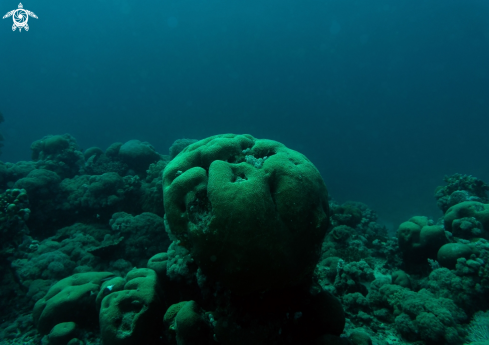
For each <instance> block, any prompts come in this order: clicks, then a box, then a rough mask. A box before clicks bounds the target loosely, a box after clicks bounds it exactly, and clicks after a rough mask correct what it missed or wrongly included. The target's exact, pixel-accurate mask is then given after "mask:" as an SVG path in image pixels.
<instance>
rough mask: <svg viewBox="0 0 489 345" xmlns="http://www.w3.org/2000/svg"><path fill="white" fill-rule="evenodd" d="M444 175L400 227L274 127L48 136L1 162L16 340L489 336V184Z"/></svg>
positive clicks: (294, 341)
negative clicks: (421, 208) (343, 190)
mask: <svg viewBox="0 0 489 345" xmlns="http://www.w3.org/2000/svg"><path fill="white" fill-rule="evenodd" d="M445 182H446V183H447V185H446V186H444V187H439V189H438V190H437V194H436V195H437V201H438V205H439V206H440V207H441V209H442V210H443V213H444V215H443V217H442V218H441V219H439V220H438V221H432V220H431V219H430V218H428V217H425V216H416V217H412V218H410V219H409V220H408V221H406V222H403V223H401V224H400V225H399V229H398V231H397V233H396V234H395V235H394V236H391V235H389V233H388V232H387V229H386V228H385V226H383V225H382V224H380V223H379V222H378V218H377V214H376V213H375V212H374V211H373V210H372V209H370V208H369V207H368V206H367V205H365V204H363V203H360V202H353V201H349V202H345V203H343V204H339V203H338V202H336V201H335V200H334V199H332V198H330V197H328V194H327V191H326V187H325V185H324V183H323V181H322V178H321V177H320V175H319V173H318V171H317V169H316V168H315V167H314V165H313V164H312V163H311V162H310V161H309V160H308V159H307V158H306V157H304V156H303V155H302V154H300V153H298V152H296V151H293V150H290V149H288V148H286V147H285V146H284V145H282V144H280V143H278V142H275V141H271V140H263V139H256V138H254V137H252V136H250V135H233V134H226V135H219V136H213V137H210V138H207V139H204V140H201V141H197V140H190V139H182V140H177V141H175V142H174V143H173V145H172V147H171V148H170V155H168V156H165V155H160V154H159V153H157V152H156V151H155V149H154V148H153V147H152V146H151V145H150V144H148V143H144V142H141V141H138V140H129V141H127V142H126V143H122V142H121V143H114V144H112V145H110V146H109V147H108V148H107V149H106V150H105V151H103V150H102V149H100V148H97V147H91V148H89V149H87V150H85V151H84V152H82V151H81V150H80V149H79V148H78V145H77V143H76V140H75V139H74V138H73V137H72V136H70V135H69V134H65V135H51V136H47V137H44V138H43V139H41V140H38V141H36V142H34V143H33V144H32V161H29V162H17V163H8V162H7V163H2V162H0V234H1V236H2V242H1V244H0V279H1V285H0V287H1V294H0V308H1V309H2V316H3V317H2V322H1V323H0V343H1V344H21V343H22V344H43V345H64V344H69V345H91V344H103V345H118V344H120V345H131V344H151V345H184V344H185V345H190V344H196V345H197V344H198V345H205V344H214V343H217V344H223V345H241V344H242V345H249V344H258V345H260V344H263V345H265V344H266V345H270V344H272V345H326V344H328V345H329V344H341V345H371V344H375V345H387V344H407V343H416V344H417V345H438V344H449V345H462V344H464V343H469V342H472V343H477V342H479V343H480V342H485V341H487V334H488V330H487V327H486V323H487V309H489V299H488V298H487V296H488V295H489V240H488V239H489V237H488V231H489V216H488V211H487V210H488V207H489V206H488V199H487V196H486V191H487V189H488V187H487V185H486V184H485V183H484V182H483V181H481V180H479V179H476V178H474V177H472V176H469V175H460V174H455V175H452V176H450V177H446V179H445ZM328 198H329V199H328ZM471 320H472V321H471Z"/></svg>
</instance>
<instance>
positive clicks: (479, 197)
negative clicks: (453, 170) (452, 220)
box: [435, 174, 489, 213]
mask: <svg viewBox="0 0 489 345" xmlns="http://www.w3.org/2000/svg"><path fill="white" fill-rule="evenodd" d="M444 180H445V182H446V186H439V187H437V188H436V190H435V198H436V200H437V204H438V207H439V208H440V209H441V210H442V211H443V213H445V212H446V211H447V210H448V209H449V208H450V207H451V206H454V205H456V204H458V203H460V202H463V201H480V202H483V203H487V202H489V199H488V197H487V192H488V191H489V184H487V183H485V182H484V181H482V180H480V179H478V178H477V177H474V176H472V175H462V174H453V175H451V176H445V178H444Z"/></svg>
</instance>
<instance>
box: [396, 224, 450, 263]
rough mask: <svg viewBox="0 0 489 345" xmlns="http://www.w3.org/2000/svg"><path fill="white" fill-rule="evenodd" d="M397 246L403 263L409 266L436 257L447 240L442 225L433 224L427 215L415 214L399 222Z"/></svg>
mask: <svg viewBox="0 0 489 345" xmlns="http://www.w3.org/2000/svg"><path fill="white" fill-rule="evenodd" d="M397 238H398V240H399V248H400V249H401V251H402V252H403V256H404V264H405V265H407V266H410V265H412V264H417V263H422V262H424V263H426V261H427V259H428V258H429V259H436V256H437V253H438V249H440V247H441V246H442V245H444V244H445V243H447V242H448V239H447V237H446V235H445V231H444V229H443V227H441V226H439V225H434V224H433V223H432V222H431V221H430V220H429V219H428V218H427V217H422V216H416V217H412V218H411V219H409V220H408V221H407V222H404V223H401V224H400V225H399V229H398V230H397Z"/></svg>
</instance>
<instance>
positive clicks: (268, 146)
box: [163, 134, 329, 294]
mask: <svg viewBox="0 0 489 345" xmlns="http://www.w3.org/2000/svg"><path fill="white" fill-rule="evenodd" d="M163 188H164V189H163V193H164V203H165V212H166V215H167V219H168V224H169V226H170V229H171V232H172V233H173V234H174V235H175V236H176V237H177V238H178V239H179V240H180V242H181V245H183V246H185V247H187V248H188V249H189V250H190V251H191V254H192V256H193V257H194V258H195V260H196V261H197V263H198V265H199V266H200V268H201V269H202V271H203V273H204V274H205V275H207V276H209V277H210V278H212V279H215V280H218V281H220V282H222V283H223V284H224V285H225V286H226V287H228V288H231V289H232V291H234V292H235V293H237V294H248V293H252V292H255V291H263V290H268V289H273V288H279V287H284V286H288V285H294V284H297V283H299V282H300V281H301V280H302V279H303V278H304V277H305V276H307V275H308V274H310V273H311V272H312V271H313V269H314V267H315V265H316V261H317V259H318V257H319V250H320V246H321V241H322V239H323V237H324V235H325V233H326V229H327V227H328V224H329V219H328V218H329V217H328V216H329V206H328V194H327V190H326V186H325V185H324V182H323V180H322V178H321V175H320V174H319V172H318V170H317V169H316V167H315V166H314V165H313V164H312V163H311V162H310V161H309V160H308V159H307V158H306V157H305V156H304V155H302V154H300V153H299V152H296V151H294V150H291V149H289V148H287V147H285V146H284V145H283V144H281V143H279V142H276V141H272V140H262V139H255V138H254V137H252V136H251V135H235V134H224V135H217V136H213V137H210V138H207V139H204V140H201V141H198V142H197V143H194V144H192V145H190V146H188V147H186V148H185V149H184V150H183V151H182V152H180V154H178V155H177V156H176V157H175V158H174V159H173V160H172V161H171V162H170V163H169V164H168V165H167V167H166V168H165V170H164V172H163Z"/></svg>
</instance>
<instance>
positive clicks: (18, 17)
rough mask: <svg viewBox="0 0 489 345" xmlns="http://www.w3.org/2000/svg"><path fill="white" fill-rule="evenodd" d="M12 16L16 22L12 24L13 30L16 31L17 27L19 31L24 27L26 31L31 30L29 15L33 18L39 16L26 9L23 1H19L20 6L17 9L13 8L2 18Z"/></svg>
mask: <svg viewBox="0 0 489 345" xmlns="http://www.w3.org/2000/svg"><path fill="white" fill-rule="evenodd" d="M10 16H12V19H13V21H14V24H13V25H12V31H15V30H16V29H17V28H18V29H19V32H21V31H22V29H24V30H25V31H29V25H27V21H28V20H29V16H30V17H32V18H36V19H38V18H37V16H36V15H35V14H34V12H31V11H27V10H24V6H23V5H22V3H19V8H18V9H16V10H12V11H10V12H8V13H7V14H6V15H4V16H3V18H2V19H5V18H8V17H10Z"/></svg>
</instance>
